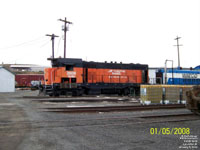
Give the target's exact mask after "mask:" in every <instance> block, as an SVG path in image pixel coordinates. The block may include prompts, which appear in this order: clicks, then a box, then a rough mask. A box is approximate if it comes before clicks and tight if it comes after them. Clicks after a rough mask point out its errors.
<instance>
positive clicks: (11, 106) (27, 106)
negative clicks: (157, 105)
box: [0, 90, 200, 150]
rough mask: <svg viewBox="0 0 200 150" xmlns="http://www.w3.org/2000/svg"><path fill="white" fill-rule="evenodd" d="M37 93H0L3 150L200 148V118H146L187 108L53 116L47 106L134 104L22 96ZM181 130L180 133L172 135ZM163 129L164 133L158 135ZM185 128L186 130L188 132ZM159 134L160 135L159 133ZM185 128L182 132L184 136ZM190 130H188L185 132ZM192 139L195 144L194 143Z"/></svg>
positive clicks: (0, 127)
mask: <svg viewBox="0 0 200 150" xmlns="http://www.w3.org/2000/svg"><path fill="white" fill-rule="evenodd" d="M37 94H38V91H27V90H26V91H20V90H17V91H16V92H15V93H1V94H0V150H135V149H136V150H161V149H162V150H168V149H170V150H177V149H199V148H200V143H199V135H200V130H199V126H200V119H199V118H200V117H198V116H196V117H195V119H193V120H190V119H188V120H182V121H180V120H179V118H177V120H176V118H175V119H174V120H170V121H166V118H165V121H162V120H161V119H149V118H145V117H143V118H142V116H147V115H161V114H163V115H164V114H173V113H182V114H185V113H190V112H189V111H188V110H186V109H177V110H152V111H132V112H109V113H105V112H98V113H53V112H44V111H43V109H41V108H44V107H45V106H48V107H49V106H53V107H56V106H72V105H78V106H80V105H82V106H84V105H111V104H112V105H119V104H124V103H125V104H130V102H127V103H126V102H119V103H115V102H105V101H104V102H92V103H91V102H85V103H84V102H62V103H59V104H55V103H50V102H42V103H41V102H36V101H34V100H33V99H31V98H23V96H36V95H37ZM175 128H178V129H180V133H178V134H175V132H171V133H170V134H167V133H168V132H166V129H167V131H168V130H170V131H172V129H175ZM160 129H162V130H161V132H160V133H158V132H159V131H160ZM183 129H187V131H188V132H189V134H188V132H186V130H183ZM156 130H157V131H158V132H157V133H156ZM175 130H176V129H175ZM181 130H182V132H181ZM184 131H185V132H184ZM189 140H190V141H189Z"/></svg>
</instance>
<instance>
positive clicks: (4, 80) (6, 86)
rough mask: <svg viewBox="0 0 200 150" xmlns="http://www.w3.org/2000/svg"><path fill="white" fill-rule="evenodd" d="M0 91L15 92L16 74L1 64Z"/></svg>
mask: <svg viewBox="0 0 200 150" xmlns="http://www.w3.org/2000/svg"><path fill="white" fill-rule="evenodd" d="M0 85H1V86H0V92H15V74H14V73H12V72H11V71H9V70H8V69H6V68H4V67H2V66H0Z"/></svg>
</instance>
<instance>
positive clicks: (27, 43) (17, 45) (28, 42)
mask: <svg viewBox="0 0 200 150" xmlns="http://www.w3.org/2000/svg"><path fill="white" fill-rule="evenodd" d="M41 39H44V40H45V41H46V39H45V38H44V36H43V37H39V38H36V39H33V40H30V41H26V42H23V43H20V44H15V45H12V46H8V47H3V48H0V50H6V49H11V48H15V47H20V46H28V45H34V44H35V42H36V43H39V42H41ZM39 40H40V41H39ZM44 40H42V42H43V41H44Z"/></svg>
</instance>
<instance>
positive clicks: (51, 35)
mask: <svg viewBox="0 0 200 150" xmlns="http://www.w3.org/2000/svg"><path fill="white" fill-rule="evenodd" d="M46 36H50V37H51V41H52V59H54V39H55V37H59V36H57V35H55V34H46Z"/></svg>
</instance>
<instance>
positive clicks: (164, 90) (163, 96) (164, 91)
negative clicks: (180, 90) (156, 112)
mask: <svg viewBox="0 0 200 150" xmlns="http://www.w3.org/2000/svg"><path fill="white" fill-rule="evenodd" d="M165 96H166V89H165V88H163V89H162V104H165Z"/></svg>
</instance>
